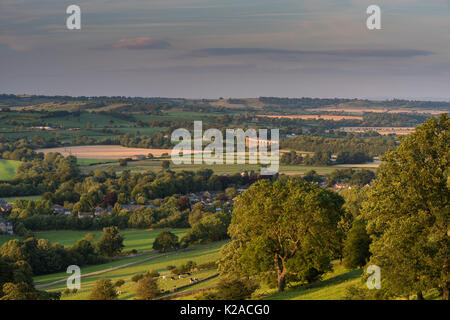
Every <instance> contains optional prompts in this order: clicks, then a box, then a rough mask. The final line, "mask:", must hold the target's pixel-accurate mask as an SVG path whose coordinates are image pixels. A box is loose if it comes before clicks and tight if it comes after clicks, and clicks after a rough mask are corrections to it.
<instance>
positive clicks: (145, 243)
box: [0, 229, 188, 252]
mask: <svg viewBox="0 0 450 320" xmlns="http://www.w3.org/2000/svg"><path fill="white" fill-rule="evenodd" d="M163 230H170V231H171V232H173V233H174V234H176V235H177V236H178V237H179V238H181V237H182V236H184V235H185V234H186V232H187V230H188V229H154V230H142V229H127V230H120V234H121V235H122V236H123V237H124V242H123V243H124V245H125V247H124V248H123V250H125V251H127V250H131V249H136V250H137V251H138V252H142V251H151V250H153V249H152V246H153V241H154V240H155V238H156V236H157V235H158V234H159V233H160V232H161V231H163ZM88 233H92V234H94V235H95V239H94V242H95V241H98V240H99V239H100V237H101V235H102V231H101V230H96V231H72V230H63V231H42V232H35V233H34V235H35V237H36V238H38V239H47V240H49V241H50V242H51V243H52V244H53V243H60V244H62V245H63V246H65V247H68V246H72V245H73V244H75V242H77V241H78V240H80V239H82V238H83V237H84V236H85V235H87V234H88ZM11 239H15V237H6V236H4V237H0V246H1V245H2V244H3V243H5V242H7V241H9V240H11Z"/></svg>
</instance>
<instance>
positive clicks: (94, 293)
mask: <svg viewBox="0 0 450 320" xmlns="http://www.w3.org/2000/svg"><path fill="white" fill-rule="evenodd" d="M115 299H117V292H116V289H115V288H114V286H113V284H112V282H111V280H110V279H100V280H97V281H96V282H95V285H94V287H93V288H92V290H91V294H90V295H89V300H115Z"/></svg>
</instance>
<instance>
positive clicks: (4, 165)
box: [0, 160, 20, 181]
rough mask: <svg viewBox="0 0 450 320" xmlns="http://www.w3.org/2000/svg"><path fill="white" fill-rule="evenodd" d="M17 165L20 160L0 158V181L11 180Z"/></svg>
mask: <svg viewBox="0 0 450 320" xmlns="http://www.w3.org/2000/svg"><path fill="white" fill-rule="evenodd" d="M19 165H20V161H15V160H0V181H8V180H12V179H13V178H14V176H15V175H16V171H17V168H18V167H19Z"/></svg>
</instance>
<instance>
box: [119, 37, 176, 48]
mask: <svg viewBox="0 0 450 320" xmlns="http://www.w3.org/2000/svg"><path fill="white" fill-rule="evenodd" d="M111 47H112V48H115V49H130V50H145V49H168V48H170V47H171V44H170V43H169V42H168V41H165V40H155V39H151V38H147V37H139V38H129V39H121V40H119V41H116V42H114V43H113V44H112V45H111Z"/></svg>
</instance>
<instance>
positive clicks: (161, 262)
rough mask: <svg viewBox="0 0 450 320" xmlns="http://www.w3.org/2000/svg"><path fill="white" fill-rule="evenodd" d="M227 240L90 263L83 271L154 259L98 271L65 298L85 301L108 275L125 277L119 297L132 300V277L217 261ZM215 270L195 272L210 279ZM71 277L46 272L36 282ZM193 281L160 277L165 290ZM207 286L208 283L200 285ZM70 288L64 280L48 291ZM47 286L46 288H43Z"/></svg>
mask: <svg viewBox="0 0 450 320" xmlns="http://www.w3.org/2000/svg"><path fill="white" fill-rule="evenodd" d="M225 243H226V241H221V242H215V243H211V244H205V245H197V246H193V247H189V248H187V249H186V250H183V251H181V250H180V251H173V252H169V253H167V254H155V253H150V254H149V255H143V256H139V257H132V258H125V259H121V260H120V261H114V262H112V263H107V264H104V265H97V266H88V267H85V268H82V274H83V273H84V274H86V273H91V272H95V271H99V270H104V269H107V268H110V267H111V266H119V265H123V264H126V263H129V262H133V261H134V262H138V261H140V260H143V259H145V258H150V259H149V260H146V261H144V262H142V263H136V264H133V265H130V266H126V267H123V268H120V269H116V270H112V271H107V272H104V273H101V274H96V275H92V276H87V277H84V278H82V279H81V289H80V290H79V291H78V292H77V293H75V294H70V295H63V296H62V299H63V300H85V299H88V297H89V293H90V290H91V289H92V287H93V285H94V283H95V281H96V280H99V279H102V278H108V279H111V280H112V281H113V282H115V281H117V280H119V279H123V280H125V284H124V285H123V286H122V287H120V289H119V290H120V291H121V292H122V294H121V295H120V296H119V299H121V300H129V299H133V298H134V297H135V294H136V283H135V282H133V281H131V278H132V277H133V276H134V275H136V274H140V273H145V272H147V271H150V270H155V271H158V272H159V273H160V274H161V275H167V276H168V275H170V273H169V271H168V270H167V266H168V265H173V266H176V267H178V266H180V265H182V264H185V263H186V262H187V261H190V260H192V261H194V262H196V263H197V264H201V263H206V262H211V261H216V260H217V259H219V257H220V248H221V247H222V246H223V245H224V244H225ZM215 273H216V271H215V270H205V271H199V272H196V273H195V274H192V276H193V277H197V278H199V279H200V280H201V279H204V278H207V277H209V276H211V275H213V274H215ZM66 277H67V274H66V273H59V274H54V275H45V276H39V277H35V282H36V283H39V284H43V283H50V282H53V281H55V280H57V279H64V278H66ZM188 283H189V278H184V279H177V280H169V279H162V278H160V279H159V280H158V284H159V287H160V288H162V289H166V290H168V289H173V286H176V287H180V286H182V285H186V284H188ZM200 285H203V286H204V285H205V284H203V283H202V284H199V286H200ZM65 287H66V283H65V282H61V283H58V284H55V285H52V286H49V287H46V288H45V290H46V291H52V292H54V291H63V290H64V289H65ZM195 288H196V286H193V287H192V289H195ZM43 289H44V288H43Z"/></svg>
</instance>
